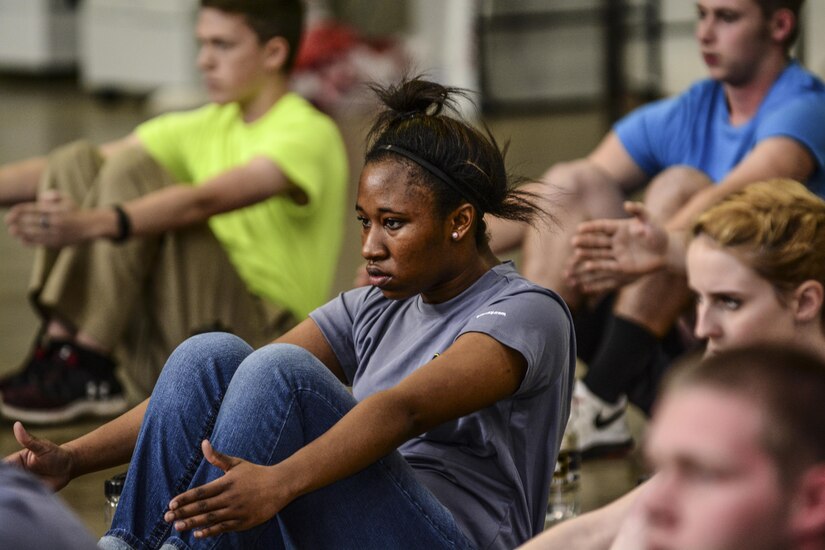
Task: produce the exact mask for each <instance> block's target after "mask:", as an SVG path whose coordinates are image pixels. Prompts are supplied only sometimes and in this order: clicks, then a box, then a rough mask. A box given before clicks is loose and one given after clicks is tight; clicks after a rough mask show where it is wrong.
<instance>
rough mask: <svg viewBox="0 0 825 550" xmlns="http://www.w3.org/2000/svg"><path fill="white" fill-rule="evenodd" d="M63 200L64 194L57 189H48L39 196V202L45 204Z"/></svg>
mask: <svg viewBox="0 0 825 550" xmlns="http://www.w3.org/2000/svg"><path fill="white" fill-rule="evenodd" d="M62 199H63V194H62V193H61V192H60V191H58V190H57V189H46V190H44V191H41V192H40V193H38V194H37V202H39V203H43V204H54V203H58V202H60V201H61V200H62Z"/></svg>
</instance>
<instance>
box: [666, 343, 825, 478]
mask: <svg viewBox="0 0 825 550" xmlns="http://www.w3.org/2000/svg"><path fill="white" fill-rule="evenodd" d="M696 387H700V388H711V389H716V390H720V391H722V392H725V393H730V394H732V395H736V396H739V397H742V398H745V399H747V400H749V401H751V402H753V403H754V405H755V406H756V408H757V409H758V410H759V411H760V413H761V415H762V434H761V439H762V441H761V445H762V448H763V449H764V450H765V451H766V452H767V454H768V455H769V456H771V457H773V458H774V460H775V461H776V464H777V467H778V469H779V474H780V476H781V478H782V479H783V481H786V482H791V481H793V480H795V479H796V478H797V476H799V475H800V474H801V473H802V472H804V471H805V469H807V468H809V467H811V466H813V465H815V464H825V406H823V399H825V362H823V360H822V359H821V358H819V357H817V356H815V355H813V354H811V353H808V352H806V351H803V350H800V349H796V348H793V347H781V346H776V345H759V346H753V347H747V348H741V349H738V350H731V351H728V352H722V353H719V354H718V355H714V356H712V357H709V358H707V359H704V360H703V361H701V362H700V363H699V364H698V365H690V364H685V365H680V366H678V367H676V368H674V369H673V371H672V372H671V373H669V375H668V377H667V378H666V381H665V384H664V394H665V395H667V394H670V393H672V392H678V391H680V390H683V389H687V388H696Z"/></svg>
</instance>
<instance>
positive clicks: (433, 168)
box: [378, 144, 484, 217]
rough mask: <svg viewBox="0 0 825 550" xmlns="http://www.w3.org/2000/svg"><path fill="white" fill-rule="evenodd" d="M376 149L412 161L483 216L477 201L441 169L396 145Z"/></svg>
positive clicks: (381, 146)
mask: <svg viewBox="0 0 825 550" xmlns="http://www.w3.org/2000/svg"><path fill="white" fill-rule="evenodd" d="M378 149H383V150H384V151H392V152H393V153H396V154H399V155H401V156H402V157H407V158H408V159H410V160H411V161H413V162H414V163H416V164H417V165H419V166H421V167H422V168H424V169H425V170H427V171H428V172H429V173H431V174H432V175H434V176H435V177H437V178H438V179H440V180H441V181H443V182H444V183H445V184H447V187H449V188H450V189H452V190H453V191H455V192H456V193H458V195H459V196H460V197H461V198H462V199H464V200H466V201H467V202H469V203H470V204H472V205H473V206H474V207H475V209H476V210H478V215H479V217H481V216H483V215H484V209H482V208H481V204H480V202H479V201H478V200H476V199H475V198H471V197H468V196H467V193H466V191H462V190H461V188H460V187H459V186H458V184H457V183H456V182H455V180H454V179H453V178H451V177H450V176H449V175H447V173H446V172H445V171H444V170H442V169H441V168H439V167H438V166H436V165H435V164H433V163H431V162H429V161H427V160H424V159H423V158H421V157H419V156H418V155H416V154H415V153H413V152H412V151H409V150H407V149H404V148H403V147H398V146H397V145H391V144H386V145H380V146H379V147H378Z"/></svg>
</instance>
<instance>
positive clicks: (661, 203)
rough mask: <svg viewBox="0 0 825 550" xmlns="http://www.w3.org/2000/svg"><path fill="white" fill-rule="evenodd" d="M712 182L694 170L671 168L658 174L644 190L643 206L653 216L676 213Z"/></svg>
mask: <svg viewBox="0 0 825 550" xmlns="http://www.w3.org/2000/svg"><path fill="white" fill-rule="evenodd" d="M712 184H713V182H712V181H711V180H710V178H709V177H708V176H707V174H705V173H704V172H702V171H701V170H697V169H696V168H692V167H690V166H673V167H671V168H668V169H666V170H664V171H662V172H661V173H659V174H658V175H657V176H656V177H655V178H653V180H652V181H651V182H650V184H649V185H648V186H647V189H646V190H645V205H646V206H647V208H648V210H649V211H650V212H651V213H653V214H654V215H658V216H670V215H672V214H674V213H676V212H677V211H678V210H679V209H680V208H681V207H682V206H684V204H685V203H686V202H688V201H689V200H690V199H691V197H693V196H694V195H695V194H696V193H698V192H699V191H701V190H702V189H705V188H706V187H709V186H710V185H712Z"/></svg>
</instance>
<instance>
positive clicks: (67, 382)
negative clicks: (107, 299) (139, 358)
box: [0, 342, 128, 424]
mask: <svg viewBox="0 0 825 550" xmlns="http://www.w3.org/2000/svg"><path fill="white" fill-rule="evenodd" d="M114 370H115V363H114V361H112V360H111V359H109V358H108V357H106V356H103V355H101V354H99V353H97V352H94V351H92V350H89V349H86V348H83V347H81V346H78V345H77V344H73V343H66V342H64V343H61V344H59V345H56V346H55V347H54V349H53V350H52V353H51V354H50V357H49V359H48V364H47V365H45V366H44V367H42V368H40V369H38V372H37V374H36V375H32V376H30V377H29V379H27V380H25V381H23V382H17V383H16V384H14V385H12V386H10V387H8V388H6V389H5V390H3V396H2V402H0V414H2V415H3V416H4V417H5V418H7V419H9V420H22V421H24V422H28V423H31V424H59V423H65V422H70V421H72V420H75V419H77V418H79V417H82V416H99V417H108V416H114V415H116V414H119V413H121V412H123V411H125V410H126V409H127V407H128V403H127V401H126V398H125V396H124V394H123V387H122V386H121V384H120V382H119V381H118V380H117V378H116V377H115V373H114Z"/></svg>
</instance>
